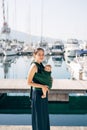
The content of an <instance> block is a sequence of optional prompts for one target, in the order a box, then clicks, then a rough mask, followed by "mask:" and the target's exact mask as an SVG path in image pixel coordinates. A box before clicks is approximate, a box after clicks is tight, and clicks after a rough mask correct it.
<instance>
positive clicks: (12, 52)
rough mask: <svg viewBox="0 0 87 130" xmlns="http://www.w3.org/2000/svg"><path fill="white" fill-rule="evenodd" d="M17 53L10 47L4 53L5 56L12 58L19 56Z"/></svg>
mask: <svg viewBox="0 0 87 130" xmlns="http://www.w3.org/2000/svg"><path fill="white" fill-rule="evenodd" d="M17 53H18V52H17V51H16V50H15V49H12V48H11V47H10V46H8V47H6V48H5V50H4V51H3V54H4V55H5V56H12V55H17Z"/></svg>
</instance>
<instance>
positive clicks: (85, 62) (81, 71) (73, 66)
mask: <svg viewBox="0 0 87 130" xmlns="http://www.w3.org/2000/svg"><path fill="white" fill-rule="evenodd" d="M69 66H70V72H71V77H72V79H76V80H87V51H85V52H81V53H79V54H77V55H76V57H75V58H74V60H73V61H71V62H70V64H69Z"/></svg>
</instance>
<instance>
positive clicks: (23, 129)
mask: <svg viewBox="0 0 87 130" xmlns="http://www.w3.org/2000/svg"><path fill="white" fill-rule="evenodd" d="M0 130H32V127H31V126H12V125H9V126H0ZM50 130H87V127H83V126H82V127H74V126H71V127H70V126H51V129H50Z"/></svg>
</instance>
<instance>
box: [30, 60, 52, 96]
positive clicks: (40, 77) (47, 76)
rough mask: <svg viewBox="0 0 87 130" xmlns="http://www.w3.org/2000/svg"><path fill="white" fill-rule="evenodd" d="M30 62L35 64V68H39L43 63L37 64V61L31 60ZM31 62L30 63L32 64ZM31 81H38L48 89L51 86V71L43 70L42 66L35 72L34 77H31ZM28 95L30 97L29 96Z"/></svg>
mask: <svg viewBox="0 0 87 130" xmlns="http://www.w3.org/2000/svg"><path fill="white" fill-rule="evenodd" d="M32 63H35V65H36V66H37V68H38V69H39V70H40V66H41V65H42V66H43V64H42V63H41V64H39V63H37V62H32ZM32 63H31V64H32ZM33 81H34V82H35V83H39V84H42V85H47V86H48V88H49V89H51V88H52V77H51V72H47V71H45V70H44V67H43V69H41V71H40V72H39V73H35V75H34V78H33ZM36 89H38V88H36ZM30 95H31V96H32V87H31V93H30ZM31 96H30V97H31Z"/></svg>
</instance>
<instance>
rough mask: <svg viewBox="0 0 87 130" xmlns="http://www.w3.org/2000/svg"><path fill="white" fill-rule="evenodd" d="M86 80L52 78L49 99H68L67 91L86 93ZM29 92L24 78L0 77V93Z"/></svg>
mask: <svg viewBox="0 0 87 130" xmlns="http://www.w3.org/2000/svg"><path fill="white" fill-rule="evenodd" d="M86 91H87V81H82V80H70V79H54V80H53V86H52V89H51V90H50V93H49V97H48V99H49V101H60V100H61V101H68V100H69V93H86ZM9 92H12V93H15V92H16V93H21V92H22V93H24V92H28V93H29V92H30V86H29V85H28V84H27V80H26V79H0V93H9Z"/></svg>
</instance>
